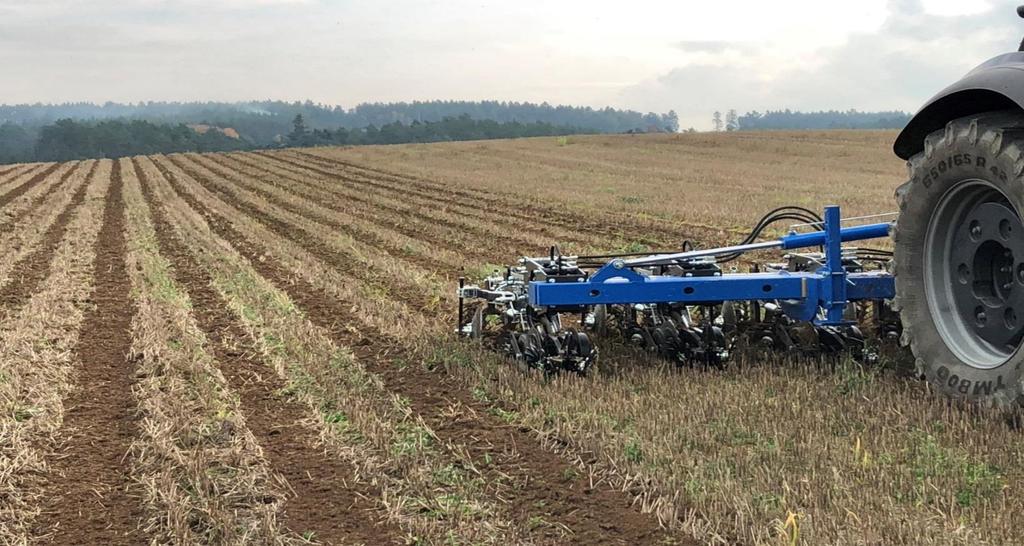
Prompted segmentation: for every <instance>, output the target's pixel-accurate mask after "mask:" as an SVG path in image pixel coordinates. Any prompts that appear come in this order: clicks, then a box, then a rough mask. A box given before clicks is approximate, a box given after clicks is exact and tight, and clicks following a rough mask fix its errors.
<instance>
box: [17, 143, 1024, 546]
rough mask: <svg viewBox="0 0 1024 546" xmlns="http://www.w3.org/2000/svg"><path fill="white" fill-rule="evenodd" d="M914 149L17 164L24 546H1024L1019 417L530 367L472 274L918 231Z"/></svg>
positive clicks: (787, 382)
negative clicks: (810, 224)
mask: <svg viewBox="0 0 1024 546" xmlns="http://www.w3.org/2000/svg"><path fill="white" fill-rule="evenodd" d="M893 136H894V135H892V134H890V133H870V132H833V133H820V134H812V133H778V134H771V133H765V134H760V133H755V134H735V135H732V134H731V135H710V136H709V135H671V136H669V135H661V136H649V137H648V136H616V137H571V138H569V139H568V140H566V139H527V140H520V141H493V142H482V143H477V142H470V143H450V144H438V145H403V146H389V147H364V148H351V149H326V148H325V149H303V150H280V151H272V152H260V153H232V154H221V155H216V154H214V155H194V154H185V155H169V156H149V157H134V158H125V159H118V160H88V161H81V162H74V163H65V164H32V165H17V166H7V167H0V207H2V212H0V256H3V259H2V260H0V408H2V410H3V411H2V414H0V542H2V543H11V544H25V543H43V544H46V543H52V544H146V543H153V544H167V543H176V544H197V543H199V544H304V543H323V544H368V545H369V544H420V543H423V544H703V543H717V544H737V543H740V544H979V543H993V544H1002V543H1007V544H1008V543H1014V541H1015V540H1017V539H1019V530H1018V529H1019V526H1018V525H1016V522H1015V521H1014V515H1015V514H1014V512H1016V511H1018V510H1019V509H1020V507H1021V506H1024V491H1021V489H1020V487H1019V484H1020V483H1022V482H1021V480H1022V479H1024V450H1020V449H1019V448H1018V446H1019V445H1020V432H1019V431H1017V430H1016V428H1017V425H1018V423H1017V421H1015V420H1014V419H1012V418H1006V417H1005V416H1003V415H996V414H991V413H988V412H985V411H978V410H969V409H963V408H958V407H954V406H951V405H950V404H947V403H946V402H944V401H942V400H940V399H937V398H936V397H934V396H933V395H932V394H931V393H929V392H928V389H927V386H926V385H924V384H921V383H919V382H917V381H915V380H914V379H912V378H907V377H905V375H904V374H901V372H900V371H899V370H898V366H896V364H895V363H886V364H885V365H881V366H875V367H865V366H861V365H858V364H856V363H853V362H832V361H830V362H806V361H800V362H791V361H785V360H781V359H779V360H774V359H773V360H770V361H764V362H760V361H759V362H751V361H746V360H741V361H737V362H733V363H731V364H730V365H729V366H727V367H726V368H725V369H722V370H698V369H678V368H676V367H674V366H669V365H667V364H666V363H664V362H660V361H657V360H653V359H651V358H650V357H648V356H647V355H645V354H641V353H639V352H635V351H633V350H631V349H630V348H628V347H622V346H617V345H614V344H611V345H607V346H605V345H602V362H601V365H600V368H599V370H597V371H596V372H595V373H593V374H591V375H590V376H588V377H586V378H579V377H568V376H566V377H556V378H553V379H548V380H545V379H543V378H540V377H536V376H529V375H523V374H521V373H519V372H517V371H516V370H515V369H514V367H511V366H509V365H508V364H507V363H505V362H503V361H502V360H501V359H500V358H498V357H496V356H494V355H491V354H488V353H487V352H486V351H484V350H483V348H482V347H480V346H477V345H475V344H473V343H470V342H466V341H462V340H457V339H455V337H454V335H453V334H452V330H453V326H454V323H453V319H454V314H455V309H456V307H455V304H456V301H455V297H454V287H455V283H456V279H457V278H458V277H459V276H468V277H478V276H480V275H481V274H483V273H486V272H487V271H489V270H490V269H491V268H493V267H495V266H496V265H498V264H504V263H510V262H512V261H513V260H514V259H515V258H517V257H518V256H519V255H520V254H527V253H543V252H545V251H546V248H547V247H548V246H550V245H552V244H557V245H559V246H560V247H561V248H563V249H565V250H567V251H590V250H594V251H606V250H621V249H628V248H638V247H639V248H645V247H669V246H671V247H678V245H679V244H680V242H681V241H683V240H685V239H689V240H694V241H701V242H703V243H706V244H719V243H727V242H730V241H734V240H735V239H736V238H737V237H738V236H741V235H742V234H745V231H746V230H747V229H749V228H748V223H749V222H751V221H753V220H754V219H756V218H757V217H759V216H760V214H761V213H762V212H764V211H766V210H768V209H770V208H773V207H775V206H779V205H784V204H798V205H803V206H809V207H813V208H820V206H821V205H824V204H829V203H838V204H841V205H843V206H844V207H845V208H844V212H845V213H846V214H847V215H859V214H869V213H878V212H888V211H891V210H893V209H894V208H895V207H894V204H893V202H892V198H891V195H892V191H893V189H894V188H895V186H896V185H898V184H899V183H900V182H901V181H902V178H901V177H902V176H903V174H904V173H903V167H902V165H901V164H900V162H899V161H897V160H895V159H893V157H892V154H891V152H889V150H888V146H889V143H890V142H891V140H892V138H893Z"/></svg>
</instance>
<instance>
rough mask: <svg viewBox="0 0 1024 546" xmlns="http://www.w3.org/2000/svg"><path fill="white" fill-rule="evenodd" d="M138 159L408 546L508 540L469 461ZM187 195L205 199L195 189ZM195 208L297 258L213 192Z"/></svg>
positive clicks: (331, 444)
mask: <svg viewBox="0 0 1024 546" xmlns="http://www.w3.org/2000/svg"><path fill="white" fill-rule="evenodd" d="M158 161H161V163H162V165H163V166H164V167H165V168H168V170H169V172H171V173H172V175H173V176H176V177H177V178H178V179H179V180H181V181H186V182H187V181H189V180H190V178H189V177H187V176H186V175H185V174H184V173H183V172H182V171H179V170H177V169H176V168H175V167H174V165H173V164H170V163H169V162H166V161H164V160H160V159H158ZM139 163H140V165H141V166H142V168H144V169H146V170H147V172H148V173H149V178H150V180H153V181H156V182H155V183H154V193H155V194H156V195H157V196H158V198H159V200H160V201H161V202H164V203H168V204H170V206H169V207H168V208H169V213H170V215H171V217H172V221H173V223H174V224H175V225H176V226H177V227H178V228H179V229H181V230H182V233H183V234H184V235H185V238H186V240H189V241H191V242H192V244H194V245H195V247H196V257H197V259H198V260H200V261H201V262H202V263H203V265H204V266H205V267H206V268H207V269H208V270H209V272H210V274H211V276H212V277H213V278H214V284H215V285H216V288H217V290H218V291H220V292H221V294H222V295H223V296H224V298H225V300H226V301H228V302H229V303H230V305H231V307H232V309H233V311H235V312H236V313H237V315H238V317H239V318H240V319H241V320H242V322H243V324H244V325H245V327H246V328H247V329H248V330H249V331H250V334H251V336H252V337H253V338H254V339H257V340H259V346H260V348H261V350H262V352H263V355H264V357H265V359H266V360H267V362H269V363H271V364H272V365H273V366H274V367H275V371H276V372H277V373H278V374H280V375H281V377H282V378H283V379H285V381H286V382H287V383H288V385H289V386H288V391H289V392H288V394H290V395H292V396H296V397H298V398H299V399H300V400H302V401H303V402H305V403H306V404H307V405H308V406H309V408H310V416H311V424H312V425H313V426H315V427H317V428H318V429H319V430H320V433H321V437H322V438H323V439H324V446H325V448H326V449H328V451H329V452H330V454H331V455H332V456H335V457H341V458H344V459H346V460H348V461H350V462H351V464H352V465H353V466H354V467H355V468H356V469H357V472H358V474H359V475H360V476H361V478H362V479H363V480H366V481H368V482H370V483H372V484H373V485H374V486H376V487H379V488H380V489H381V494H380V498H379V499H378V502H380V503H381V504H382V506H383V507H384V508H385V510H386V511H387V513H388V516H389V517H390V518H392V519H394V520H395V521H396V522H398V523H399V524H400V525H402V526H403V527H405V528H406V529H408V530H409V532H410V539H411V540H413V539H416V540H419V539H422V540H428V541H430V542H434V541H443V540H451V541H455V542H470V543H498V542H506V541H508V540H509V539H510V538H511V537H514V536H515V535H509V532H510V530H509V524H508V522H506V521H504V520H503V518H502V517H501V515H500V511H499V510H498V509H497V507H496V506H495V505H494V502H493V501H492V500H491V499H488V498H487V496H486V495H485V494H484V489H483V486H484V484H483V483H482V481H481V480H480V479H479V478H478V477H476V474H478V472H477V471H475V469H474V462H473V461H472V460H470V459H468V458H466V457H464V456H463V455H462V454H460V453H459V452H458V451H457V450H455V449H453V448H452V446H446V445H443V444H440V443H439V442H438V441H437V437H436V435H435V434H434V433H433V431H432V430H431V429H430V427H429V426H427V425H426V424H425V423H424V422H423V421H422V420H421V419H419V418H418V416H417V415H415V414H414V413H412V412H410V410H409V408H408V403H407V402H406V401H404V400H403V399H401V398H400V397H398V396H396V395H394V394H393V393H390V392H389V391H387V390H386V389H384V387H383V384H382V383H381V381H380V379H379V378H377V377H376V376H374V375H373V374H371V373H369V372H367V371H366V370H365V369H364V368H363V366H362V364H361V363H360V362H359V360H358V359H356V358H355V357H354V355H353V354H352V353H351V351H350V350H349V349H348V348H346V347H338V346H336V345H335V344H334V343H333V342H332V341H331V340H330V339H329V337H328V335H327V333H326V332H325V331H324V330H323V329H322V328H318V327H316V326H314V325H312V324H310V323H309V322H308V321H307V320H306V318H305V316H304V313H303V312H302V311H301V310H300V309H299V308H297V307H296V306H295V305H294V304H293V303H292V302H291V301H290V299H289V298H288V296H287V295H286V294H284V293H283V292H281V291H280V290H279V289H278V288H276V287H274V286H273V285H272V284H271V283H269V282H268V281H267V280H266V279H264V278H262V277H260V276H259V275H258V274H257V273H256V272H255V271H254V270H253V269H252V267H251V266H249V265H248V264H247V262H246V260H245V258H243V257H241V256H239V255H238V254H237V253H236V252H235V251H234V250H233V249H232V248H231V247H230V246H229V245H228V244H227V243H226V242H225V241H223V240H221V239H219V238H215V237H213V236H211V234H210V232H209V228H208V227H206V222H205V221H204V220H203V219H202V218H201V217H200V216H199V215H198V214H196V212H195V211H193V210H191V209H190V208H189V207H188V205H187V204H186V203H184V202H183V201H181V199H180V198H178V197H177V196H175V195H174V193H173V190H172V189H171V188H170V186H169V185H168V184H167V183H166V182H165V181H164V180H163V176H162V174H161V173H160V172H159V171H157V170H156V169H155V168H154V166H153V165H152V163H150V162H149V161H148V160H147V159H140V160H139ZM190 191H191V192H193V193H195V194H196V195H197V196H204V195H205V194H204V192H203V190H202V188H200V187H197V186H192V187H190ZM201 198H202V197H201ZM203 202H204V203H207V204H209V205H210V206H211V207H213V208H215V209H220V208H223V210H224V214H226V215H228V216H229V217H231V218H238V219H239V221H238V225H237V227H238V228H239V229H240V230H241V231H242V232H243V233H253V234H254V235H255V237H256V238H257V239H258V240H261V241H265V242H266V244H267V248H268V251H269V253H272V254H274V255H277V256H282V257H284V256H290V255H295V254H296V252H297V251H296V250H295V249H294V245H289V244H288V243H287V242H284V241H280V239H279V238H278V237H275V236H274V235H273V234H271V233H268V232H266V231H265V230H264V229H261V228H260V227H259V226H258V225H257V224H255V223H254V222H252V221H251V220H249V219H246V218H245V217H244V216H240V215H239V214H238V213H237V211H233V210H231V209H230V208H229V207H226V206H225V205H223V204H219V203H218V201H217V199H216V198H215V197H214V196H212V195H205V199H203ZM298 252H299V254H298V255H299V256H301V251H298ZM300 259H301V258H300ZM315 264H316V260H315V259H312V258H309V257H305V261H303V262H301V264H299V265H297V266H296V268H295V270H296V271H313V272H314V274H315V272H316V271H319V270H321V268H323V266H317V265H315ZM347 284H348V283H347V282H340V283H339V285H340V286H341V287H345V286H346V285H347ZM417 537H419V538H418V539H417Z"/></svg>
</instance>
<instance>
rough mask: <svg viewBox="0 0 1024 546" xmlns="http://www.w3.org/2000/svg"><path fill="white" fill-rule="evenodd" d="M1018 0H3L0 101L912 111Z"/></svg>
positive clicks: (1015, 33) (1007, 22) (1005, 26)
mask: <svg viewBox="0 0 1024 546" xmlns="http://www.w3.org/2000/svg"><path fill="white" fill-rule="evenodd" d="M1015 6H1016V2H1014V1H1003V0H855V1H850V0H844V1H833V0H775V1H766V0H756V1H741V0H716V1H709V0H672V1H646V0H632V1H628V2H624V1H622V0H618V1H606V0H590V1H584V0H561V1H559V2H540V1H531V0H519V1H515V2H509V1H507V0H506V1H491V0H476V1H469V0H445V1H443V2H441V1H420V0H376V1H374V0H365V1H364V0H92V1H88V0H0V103H8V104H10V103H34V102H65V101H93V102H105V101H115V102H137V101H145V100H168V101H172V100H182V101H185V100H224V101H236V100H255V99H281V100H305V99H311V100H313V101H316V102H322V103H327V104H340V105H342V106H345V107H351V106H354V105H355V104H357V103H360V102H389V101H401V100H405V101H409V100H432V99H469V100H482V99H497V100H515V101H531V102H543V101H547V102H549V103H552V104H574V105H588V106H594V107H604V106H612V107H616V108H630V109H634V110H640V111H644V112H646V111H656V112H666V111H668V110H670V109H672V110H675V111H676V112H677V113H678V114H679V117H680V124H681V125H682V127H684V128H686V127H690V126H692V127H695V128H697V129H706V128H708V127H709V126H710V119H711V113H712V112H713V111H715V110H721V111H723V112H724V111H726V110H728V109H736V110H737V111H739V112H740V113H744V112H747V111H750V110H759V111H764V110H768V109H784V108H790V109H793V110H817V109H838V110H847V109H851V108H855V109H858V110H893V109H900V110H905V111H915V110H917V108H918V107H919V106H920V105H921V104H922V103H923V102H924V101H925V100H926V99H928V98H929V97H930V96H932V95H933V94H935V93H936V92H938V91H939V90H940V89H942V88H943V87H945V86H946V85H948V84H950V83H952V82H953V81H954V80H956V79H957V78H959V77H960V76H962V75H963V74H964V73H965V72H967V71H968V70H970V69H971V68H972V67H974V66H975V65H977V64H980V63H981V62H982V61H984V60H985V59H987V58H989V57H992V56H994V55H997V54H999V53H1003V52H1006V51H1013V50H1016V48H1017V45H1018V44H1019V42H1020V37H1021V36H1022V35H1024V20H1020V19H1018V18H1017V17H1016V15H1015V14H1014V8H1015Z"/></svg>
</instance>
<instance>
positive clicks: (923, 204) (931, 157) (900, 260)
mask: <svg viewBox="0 0 1024 546" xmlns="http://www.w3.org/2000/svg"><path fill="white" fill-rule="evenodd" d="M1022 128H1024V117H1021V116H1020V115H1016V114H1007V113H993V114H983V115H979V116H972V117H971V118H963V119H959V120H956V121H953V122H950V123H949V124H948V125H947V126H946V128H945V129H944V130H942V131H937V132H935V133H933V134H931V135H929V136H928V137H927V139H926V141H925V150H924V151H923V152H921V153H920V154H918V155H916V156H914V157H913V158H911V159H910V161H909V167H910V181H908V182H907V183H906V184H903V185H902V186H900V188H899V189H897V191H896V197H897V200H898V202H899V206H900V215H899V220H898V222H897V227H896V230H895V232H894V235H893V237H894V239H895V243H896V257H895V275H896V294H897V298H896V302H895V306H896V307H897V308H898V309H899V311H900V318H901V320H902V323H903V328H904V331H903V338H902V339H903V342H904V344H908V345H910V348H911V350H912V351H913V353H914V357H915V364H916V369H917V371H918V373H919V374H921V375H922V376H923V377H924V378H926V379H927V380H928V381H929V382H930V383H931V384H932V385H934V386H935V388H937V389H938V390H939V391H941V392H943V393H945V394H947V395H948V396H950V397H954V398H962V399H967V400H972V401H978V402H982V403H986V404H993V405H998V406H1008V405H1013V404H1019V403H1020V402H1021V400H1022V396H1021V393H1022V387H1021V368H1022V366H1021V364H1022V361H1024V354H1022V351H1021V350H1020V349H1021V341H1022V337H1024V223H1022V222H1021V211H1022V210H1024V178H1022V176H1021V175H1022V174H1024V132H1022Z"/></svg>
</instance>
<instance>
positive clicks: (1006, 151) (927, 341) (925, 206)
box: [895, 122, 1024, 405]
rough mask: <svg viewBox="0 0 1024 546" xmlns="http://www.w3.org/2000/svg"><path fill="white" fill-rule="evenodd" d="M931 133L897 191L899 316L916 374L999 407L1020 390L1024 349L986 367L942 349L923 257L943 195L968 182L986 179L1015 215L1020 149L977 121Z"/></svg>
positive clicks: (1019, 204)
mask: <svg viewBox="0 0 1024 546" xmlns="http://www.w3.org/2000/svg"><path fill="white" fill-rule="evenodd" d="M936 137H937V135H933V136H932V137H929V145H928V146H927V147H926V151H925V152H923V153H922V154H921V155H920V156H918V157H915V158H914V159H912V160H911V180H910V182H909V183H908V185H907V187H906V188H905V194H904V195H900V204H901V207H900V208H901V210H900V217H899V221H898V224H897V229H896V235H895V240H896V261H895V273H896V293H897V295H898V300H899V301H898V304H899V307H900V308H901V318H902V320H903V324H904V328H905V332H906V335H907V337H908V338H909V342H910V344H911V346H912V349H913V352H914V355H915V357H916V358H915V361H916V364H917V368H918V371H919V372H920V373H921V374H922V375H924V377H925V379H927V380H928V381H929V382H930V383H931V384H932V385H933V386H934V387H936V388H937V389H939V390H940V391H942V392H945V393H946V394H948V395H950V396H952V397H956V398H965V399H970V400H977V401H989V402H992V403H995V404H997V405H1005V404H1008V403H1011V402H1014V401H1016V400H1017V399H1018V397H1019V396H1020V394H1021V386H1020V383H1021V372H1022V362H1024V351H1021V350H1020V349H1018V350H1017V351H1015V352H1014V353H1013V354H1012V355H1011V357H1010V358H1009V359H1008V360H1007V361H1006V362H1004V363H1002V364H1000V365H998V366H995V367H993V368H990V369H980V368H976V367H974V366H971V365H969V364H967V363H965V362H963V361H962V360H961V359H960V358H959V357H958V356H957V355H956V353H955V352H954V351H952V350H951V349H950V348H949V347H948V346H947V342H946V341H945V340H944V338H943V336H942V335H941V334H940V333H939V329H938V328H937V327H936V325H935V321H934V318H933V314H932V310H931V309H929V305H928V298H927V295H926V292H925V290H926V288H925V286H926V284H925V282H926V281H925V274H926V261H925V257H926V244H927V240H928V239H927V233H928V229H929V223H930V221H931V217H932V215H933V214H934V213H935V211H936V209H937V208H938V205H939V203H940V202H941V200H942V199H943V197H944V196H945V195H946V194H947V193H948V192H950V191H952V190H954V189H955V188H957V187H958V186H960V185H961V184H965V183H967V181H970V180H982V181H985V182H988V183H989V184H991V185H992V186H993V187H995V188H996V189H998V190H999V191H1001V192H1002V193H1003V195H1005V196H1006V197H1007V199H1008V200H1009V201H1010V203H1011V204H1012V205H1013V207H1014V208H1015V210H1016V211H1017V214H1018V215H1021V211H1024V181H1022V179H1021V177H1020V176H1019V174H1018V173H1020V172H1021V169H1020V168H1018V165H1021V164H1022V163H1019V162H1018V158H1019V156H1020V154H1019V153H1018V152H1019V150H1018V149H1017V148H1016V147H1015V146H1009V147H1008V146H1006V145H1005V144H1004V143H1003V142H1002V138H1003V136H1002V134H1001V132H994V131H992V132H987V133H985V134H983V135H981V136H979V135H978V127H977V124H976V122H973V123H972V124H970V125H967V126H962V127H960V129H959V131H958V130H956V129H955V126H953V125H951V126H950V127H949V128H947V129H946V131H945V134H944V135H943V136H941V137H938V138H936ZM1017 289H1018V290H1020V289H1022V288H1021V287H1019V286H1018V287H1017ZM947 320H949V319H948V317H947Z"/></svg>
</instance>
